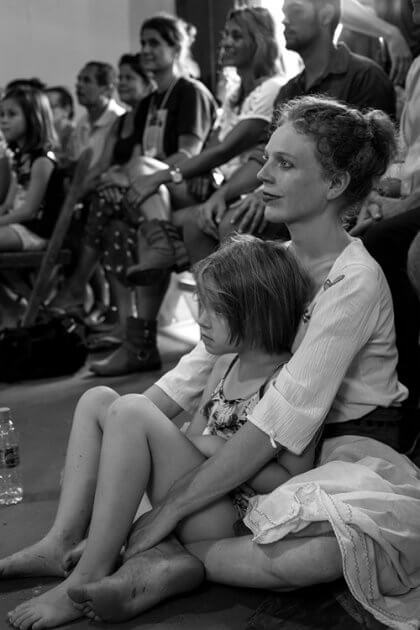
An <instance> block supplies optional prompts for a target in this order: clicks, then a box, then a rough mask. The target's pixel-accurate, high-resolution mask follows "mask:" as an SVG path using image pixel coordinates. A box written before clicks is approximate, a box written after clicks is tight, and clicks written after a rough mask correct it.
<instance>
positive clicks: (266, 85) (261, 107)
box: [217, 76, 285, 179]
mask: <svg viewBox="0 0 420 630" xmlns="http://www.w3.org/2000/svg"><path fill="white" fill-rule="evenodd" d="M284 82H285V80H284V78H283V77H281V76H274V77H270V78H269V79H266V80H265V81H263V82H262V83H260V84H259V85H257V87H256V88H254V89H253V90H252V92H250V93H249V94H248V96H247V97H246V98H245V100H244V102H243V103H242V105H241V106H240V107H232V105H231V99H232V97H233V96H234V95H233V94H231V93H229V94H228V95H227V96H226V98H225V101H224V103H223V107H222V114H221V117H220V120H219V121H218V123H217V125H218V127H219V133H218V140H219V142H222V141H223V140H224V139H225V138H226V136H227V135H228V133H230V132H231V131H232V129H233V128H234V127H236V125H237V124H238V123H239V122H240V121H241V120H250V119H257V120H265V121H266V122H267V123H269V122H270V121H271V119H272V117H273V107H274V101H275V99H276V96H277V94H278V92H279V90H280V88H281V86H282V85H283V84H284ZM236 89H237V88H236ZM249 153H250V152H249V151H245V152H244V153H242V154H241V155H237V156H235V157H234V158H232V159H231V160H229V162H226V164H223V165H222V166H220V170H221V171H222V173H223V175H224V176H225V179H229V177H230V176H231V175H232V173H233V172H234V171H236V170H237V169H238V168H239V167H240V166H241V165H242V164H243V163H244V162H246V160H247V157H248V155H249Z"/></svg>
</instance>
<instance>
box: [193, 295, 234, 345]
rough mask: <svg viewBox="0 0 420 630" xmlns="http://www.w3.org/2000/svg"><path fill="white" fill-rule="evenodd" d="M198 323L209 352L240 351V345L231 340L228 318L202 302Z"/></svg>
mask: <svg viewBox="0 0 420 630" xmlns="http://www.w3.org/2000/svg"><path fill="white" fill-rule="evenodd" d="M198 325H199V326H200V335H201V339H202V341H203V343H204V345H205V347H206V350H207V352H210V353H211V354H216V355H221V354H228V353H230V352H237V351H238V345H237V344H235V343H232V342H231V341H230V340H229V337H230V330H229V327H228V324H227V321H226V319H225V318H224V317H222V316H221V315H219V314H218V313H216V312H215V311H213V310H212V309H211V308H209V307H204V306H203V305H202V304H200V308H199V314H198Z"/></svg>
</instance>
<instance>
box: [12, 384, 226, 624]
mask: <svg viewBox="0 0 420 630" xmlns="http://www.w3.org/2000/svg"><path fill="white" fill-rule="evenodd" d="M79 446H80V445H79ZM91 450H92V449H91ZM81 452H82V453H83V448H82V449H81ZM82 459H83V457H82ZM203 459H204V457H203V455H202V454H201V453H200V452H199V451H198V450H197V449H196V448H195V447H194V445H193V444H192V443H191V442H189V440H188V439H187V438H186V437H185V436H184V435H183V434H182V433H181V432H180V431H179V430H178V429H177V427H176V426H175V425H174V424H173V423H172V422H171V421H170V420H168V419H167V418H166V417H165V416H164V415H163V414H162V413H161V412H160V411H159V409H158V408H157V407H155V405H153V403H151V402H150V401H149V400H148V399H147V398H145V397H144V396H140V395H128V396H124V397H121V398H117V399H116V400H115V402H114V403H113V404H111V406H110V407H109V410H108V413H107V414H106V418H105V421H104V424H103V437H102V446H101V452H100V459H99V469H98V474H97V484H96V492H95V499H94V505H93V512H92V518H91V522H90V528H89V535H88V539H87V544H86V549H85V551H84V552H83V554H82V557H81V559H80V561H79V563H78V564H77V566H76V568H75V570H74V571H73V573H72V574H71V575H70V576H69V577H68V578H67V580H65V581H64V582H63V583H62V584H60V585H59V586H58V587H56V588H54V589H52V590H51V591H48V592H47V593H45V594H44V595H41V596H40V597H38V598H35V599H32V600H30V601H29V602H27V603H25V604H22V605H20V606H18V607H17V608H16V609H15V610H14V611H12V613H10V621H11V623H12V624H13V625H14V626H15V627H17V628H20V629H21V630H27V629H28V628H31V627H32V626H33V625H34V624H35V626H36V628H44V627H54V626H56V625H59V624H62V623H64V622H67V621H70V620H73V619H75V618H77V617H78V616H80V612H79V611H78V610H77V609H76V608H75V607H74V606H73V604H72V602H71V600H70V599H69V598H68V595H67V591H68V590H69V589H71V592H72V596H73V595H76V596H77V594H78V593H80V592H82V593H83V592H84V590H85V588H86V586H85V585H86V584H89V583H95V582H97V581H98V580H100V579H102V578H103V577H105V576H106V575H109V573H110V572H111V571H112V570H113V568H114V566H115V562H116V560H117V557H118V555H119V553H120V551H121V547H122V545H123V543H124V541H125V539H126V537H127V534H128V531H129V528H130V526H131V523H132V521H133V518H134V515H135V513H136V510H137V507H138V504H139V502H140V499H141V497H142V495H143V492H144V491H145V490H146V488H148V490H149V497H150V499H151V501H152V504H153V502H154V501H156V500H160V499H161V498H162V497H163V496H164V495H165V494H166V492H167V491H168V489H169V488H170V487H171V485H172V484H173V482H174V480H175V479H177V478H179V477H180V476H182V475H184V474H185V473H186V472H188V471H189V470H191V469H192V468H195V467H196V466H197V465H199V464H200V463H201V462H202V461H203ZM81 465H82V466H83V467H84V468H87V466H88V464H87V463H85V462H83V461H82V462H81ZM75 467H76V469H77V468H78V467H79V464H76V466H75ZM96 469H97V466H95V467H94V470H93V467H91V468H90V469H88V471H87V472H88V474H86V472H85V474H84V478H85V479H87V480H88V481H89V480H90V479H91V478H93V477H94V476H95V474H94V473H95V472H96ZM89 473H90V474H89ZM65 474H67V477H69V476H70V475H69V473H68V471H67V465H66V472H65ZM80 479H81V476H80V475H78V474H75V475H74V477H73V481H74V484H75V486H77V485H78V482H80ZM149 480H150V484H149ZM86 485H88V486H90V487H89V488H88V489H87V490H83V489H82V488H80V487H79V488H78V491H77V492H74V495H73V499H72V502H73V511H74V512H75V511H76V510H77V508H79V510H80V511H81V512H82V514H81V515H80V516H73V520H75V521H76V524H77V525H80V523H81V522H83V526H84V527H83V529H85V528H86V524H87V523H86V520H87V519H85V518H84V515H85V514H86V512H87V510H86V508H85V511H83V509H82V505H81V497H82V496H84V497H85V500H87V502H89V499H90V497H91V494H92V492H93V488H94V480H93V483H92V485H90V484H89V483H87V484H86ZM66 490H68V488H67V486H65V487H64V488H63V495H64V497H65V498H66V493H65V492H66ZM71 490H73V489H71ZM69 494H71V493H70V491H69ZM86 495H87V496H86ZM69 505H70V501H66V502H65V507H66V508H68V507H69ZM60 507H61V511H60V510H59V513H58V516H59V517H61V519H60V522H61V521H64V515H63V513H64V512H65V510H64V505H61V506H60ZM67 517H69V515H67ZM234 520H235V514H234V510H233V507H232V505H231V503H230V501H229V500H228V499H224V500H221V501H219V502H218V503H216V504H214V505H212V506H211V507H210V508H208V509H207V510H205V511H202V512H199V513H197V514H196V515H194V516H193V517H191V518H190V519H189V521H188V523H186V524H185V525H184V527H183V534H184V535H185V536H187V537H188V539H190V540H197V539H200V538H203V537H205V538H220V537H221V536H222V535H232V533H233V532H232V529H233V522H234ZM73 529H75V525H73ZM72 533H73V532H72ZM78 533H79V535H82V534H81V529H79V530H78ZM77 542H78V541H77Z"/></svg>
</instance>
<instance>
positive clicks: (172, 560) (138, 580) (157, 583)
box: [68, 541, 204, 622]
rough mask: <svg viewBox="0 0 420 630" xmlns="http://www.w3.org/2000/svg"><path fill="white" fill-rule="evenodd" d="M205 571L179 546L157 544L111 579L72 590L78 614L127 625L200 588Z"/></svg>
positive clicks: (119, 570) (133, 558)
mask: <svg viewBox="0 0 420 630" xmlns="http://www.w3.org/2000/svg"><path fill="white" fill-rule="evenodd" d="M203 579H204V567H203V565H202V564H201V562H200V561H199V560H197V558H195V557H194V556H191V555H190V554H189V553H188V552H187V551H185V549H183V547H181V545H179V544H178V543H176V544H173V543H172V541H165V542H163V543H160V544H159V545H158V546H157V547H155V548H154V549H149V550H148V551H145V552H143V553H140V554H137V555H135V556H132V557H131V558H130V559H129V560H127V561H126V562H124V564H123V565H122V566H121V567H120V568H119V569H118V571H116V572H115V573H114V574H113V575H110V576H108V577H105V578H103V579H102V580H99V581H98V582H92V583H90V584H85V585H84V586H78V587H71V588H70V589H69V590H68V594H69V597H70V598H71V599H72V601H73V602H74V605H75V607H77V608H78V610H79V611H80V614H83V615H84V616H85V617H88V618H89V619H91V620H94V621H111V622H116V621H126V620H127V619H131V618H132V617H135V616H136V615H138V614H140V613H141V612H144V611H145V610H148V609H149V608H151V607H152V606H155V605H156V604H157V603H158V602H161V601H164V600H165V599H168V597H171V596H173V595H179V594H180V593H183V592H188V591H191V590H193V589H194V588H196V587H197V586H199V585H200V584H201V582H202V581H203Z"/></svg>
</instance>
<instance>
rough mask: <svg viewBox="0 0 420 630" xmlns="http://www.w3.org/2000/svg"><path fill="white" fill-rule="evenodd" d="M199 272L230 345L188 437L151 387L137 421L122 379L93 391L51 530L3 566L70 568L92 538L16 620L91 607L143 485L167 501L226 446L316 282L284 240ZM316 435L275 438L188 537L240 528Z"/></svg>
mask: <svg viewBox="0 0 420 630" xmlns="http://www.w3.org/2000/svg"><path fill="white" fill-rule="evenodd" d="M197 278H198V297H199V303H200V319H199V323H200V327H201V332H202V338H203V341H204V343H205V344H206V346H207V348H208V349H209V350H210V351H211V352H212V353H215V354H217V355H226V354H228V356H220V359H219V361H218V362H217V364H216V366H215V368H214V370H213V372H212V375H211V378H210V379H209V382H208V385H207V388H206V391H205V393H204V394H203V401H205V404H204V406H203V407H202V410H201V411H199V412H198V413H197V414H196V416H195V417H194V419H193V421H192V423H191V426H190V427H189V429H188V435H187V436H185V435H184V434H183V433H182V432H181V431H180V430H179V429H178V428H177V427H176V426H175V424H174V423H173V422H172V421H171V420H169V419H168V418H167V417H166V416H165V415H164V414H162V413H161V412H160V411H159V409H158V408H157V407H156V406H155V405H153V403H151V402H150V401H149V400H148V399H147V398H145V397H144V396H141V395H135V396H130V397H129V398H130V400H131V401H132V409H133V413H131V414H130V418H131V419H130V420H128V422H127V423H126V422H125V421H123V422H121V417H122V416H121V414H120V413H119V412H118V400H117V399H118V398H119V397H118V396H117V394H115V393H114V392H113V391H112V390H111V389H108V388H104V387H98V388H96V389H94V390H90V393H89V395H83V396H82V398H81V399H80V401H79V403H78V405H77V407H76V410H75V416H74V422H73V427H72V431H71V435H70V441H69V447H68V451H67V459H66V466H65V472H64V479H63V486H62V492H61V498H60V503H59V506H58V510H57V515H56V518H55V521H54V524H53V525H52V528H51V530H50V531H49V533H48V534H47V535H46V536H45V537H44V538H43V539H42V540H41V541H39V542H38V543H36V544H35V545H32V546H31V547H29V548H27V549H25V550H24V551H21V552H18V553H15V554H14V555H13V556H10V557H8V558H5V559H4V560H2V561H0V575H1V576H2V577H3V578H7V577H12V576H19V575H21V576H22V575H25V576H28V575H58V576H60V577H62V576H63V575H64V558H65V556H66V555H68V554H69V552H71V551H72V549H74V547H75V546H76V545H77V544H78V543H79V542H80V541H81V539H82V538H83V537H84V535H85V532H86V530H87V528H88V527H89V534H88V538H87V541H86V545H85V547H84V550H83V552H82V554H81V557H80V560H79V562H78V563H77V564H76V566H75V568H74V570H73V571H72V573H70V575H69V576H68V577H67V579H66V580H65V581H64V582H63V583H61V584H60V585H58V586H57V587H56V588H54V589H52V590H50V591H48V592H47V593H45V594H43V595H41V596H40V597H38V598H34V599H32V600H30V601H29V602H27V603H24V604H22V605H20V606H18V607H17V608H16V609H15V610H14V611H13V612H12V613H10V615H9V621H10V622H11V624H12V625H13V626H15V627H16V628H21V629H26V628H29V627H33V626H34V625H35V626H39V627H53V626H56V625H59V624H63V623H67V622H69V621H71V620H73V619H76V618H77V617H80V616H81V615H82V614H83V611H82V610H79V609H78V608H77V607H76V606H77V605H76V606H74V605H73V603H72V601H71V599H70V598H69V595H70V596H72V595H73V594H74V592H75V591H76V592H77V590H78V589H79V588H80V587H82V586H83V585H84V584H86V583H88V582H91V581H92V580H93V579H95V580H97V579H100V578H101V577H104V576H106V575H108V574H109V573H111V572H112V571H113V570H114V568H115V562H116V560H117V557H118V555H119V554H120V552H121V548H122V546H123V544H124V543H125V541H126V538H127V534H128V532H129V529H130V527H131V524H132V521H133V517H134V515H135V512H136V510H137V507H138V504H139V502H140V500H141V498H142V496H143V494H144V492H145V491H147V493H148V497H149V499H150V501H151V503H152V505H157V504H158V503H159V502H160V501H161V500H162V498H163V497H164V496H165V495H166V493H167V492H168V490H169V488H170V487H171V486H172V485H173V483H174V482H175V481H176V480H177V479H179V478H181V477H182V476H183V475H185V474H186V473H187V472H189V471H191V470H193V469H194V468H195V467H197V466H199V465H200V464H201V463H202V462H203V461H204V458H207V457H211V456H212V454H213V453H215V452H216V450H218V449H220V448H222V446H223V445H224V444H225V442H226V440H227V439H228V438H229V437H230V436H231V435H233V434H234V433H235V431H236V430H240V429H241V427H242V426H243V425H244V424H245V423H246V422H247V414H249V413H250V412H251V410H252V408H253V406H254V405H255V404H256V403H257V402H258V400H259V398H260V396H261V395H262V393H263V391H264V390H265V388H266V387H267V386H268V385H269V383H270V382H271V380H272V379H273V378H275V377H276V375H277V374H278V372H279V370H280V369H281V367H282V366H283V365H284V364H285V363H286V362H287V361H288V360H289V358H290V347H291V345H292V342H293V340H294V338H295V335H296V331H297V328H298V325H299V322H300V320H301V317H302V315H303V312H304V310H305V307H306V304H307V303H308V301H310V299H311V297H312V286H311V283H310V281H309V279H308V277H307V276H306V274H305V273H304V272H303V271H302V269H301V268H300V267H299V265H298V263H297V262H296V260H295V258H294V256H293V254H292V253H291V252H290V251H289V250H288V249H287V248H286V247H285V246H284V245H281V244H279V243H276V242H273V241H266V242H264V241H261V240H259V239H257V238H255V237H242V238H238V239H237V240H234V241H233V242H231V243H228V244H227V245H225V246H224V247H223V248H222V249H221V250H220V251H218V252H216V253H214V254H213V255H212V256H210V257H209V259H207V260H206V261H202V262H201V263H200V265H199V266H198V267H197ZM226 366H228V367H227V368H226ZM104 395H106V397H107V403H108V404H106V405H105V404H104V402H103V396H104ZM115 403H116V404H115ZM134 411H135V413H134ZM138 414H140V416H141V417H140V418H139V416H138ZM126 418H127V416H126ZM315 441H316V438H314V440H313V442H312V443H311V444H310V446H309V447H308V448H307V450H306V451H305V452H304V453H303V454H302V455H301V456H294V455H292V454H290V453H286V452H282V453H280V454H279V455H278V456H276V446H275V445H273V446H274V448H273V458H274V459H273V460H271V461H270V462H269V463H268V464H267V465H266V466H265V467H264V468H263V469H262V470H260V471H259V472H258V473H257V474H256V475H255V476H254V477H253V478H252V479H249V480H248V483H247V484H246V487H244V486H241V488H240V489H238V490H236V491H234V492H233V494H232V496H231V497H224V498H222V499H220V500H218V501H216V502H214V503H213V504H212V505H211V506H210V507H209V508H207V509H205V510H200V511H199V512H198V513H196V514H194V515H193V516H192V517H191V518H189V519H187V520H186V521H185V522H182V523H180V525H179V527H177V530H176V531H177V535H178V536H179V538H180V540H181V541H182V542H183V543H189V542H193V541H197V540H211V539H218V538H225V537H229V536H232V535H233V534H234V531H235V524H236V522H237V521H238V517H239V516H242V515H243V510H244V507H245V505H246V500H247V498H248V497H249V496H250V495H252V494H253V493H255V492H269V491H270V490H272V489H273V488H276V487H277V486H278V485H279V484H281V483H282V482H284V481H286V480H287V479H289V478H290V477H291V476H293V475H295V474H298V473H300V472H304V471H307V470H308V469H310V468H311V467H312V466H313V461H314V448H315V446H314V443H315ZM223 448H224V446H223ZM99 461H100V466H99ZM127 479H129V480H130V481H129V482H128V483H127ZM122 488H124V491H123V492H122V491H121V490H122ZM244 501H245V502H244ZM116 515H118V517H117V518H116Z"/></svg>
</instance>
